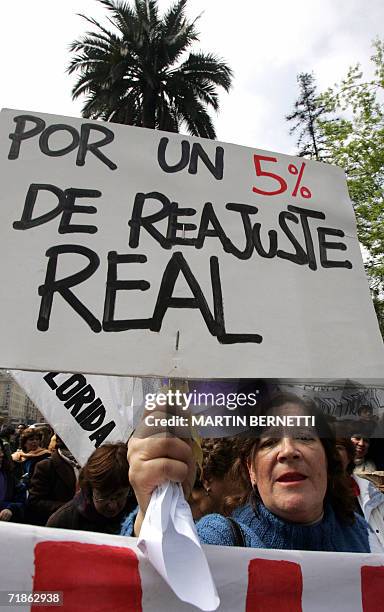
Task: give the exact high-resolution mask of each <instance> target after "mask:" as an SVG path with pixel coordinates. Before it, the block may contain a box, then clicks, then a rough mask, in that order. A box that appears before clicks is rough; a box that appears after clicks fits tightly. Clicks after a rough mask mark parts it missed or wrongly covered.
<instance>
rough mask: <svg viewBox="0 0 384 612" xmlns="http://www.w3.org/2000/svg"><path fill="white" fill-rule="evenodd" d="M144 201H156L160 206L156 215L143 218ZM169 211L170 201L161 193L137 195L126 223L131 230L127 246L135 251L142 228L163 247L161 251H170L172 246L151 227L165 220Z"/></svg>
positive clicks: (170, 208)
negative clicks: (130, 215)
mask: <svg viewBox="0 0 384 612" xmlns="http://www.w3.org/2000/svg"><path fill="white" fill-rule="evenodd" d="M146 200H158V201H159V202H161V204H162V209H161V210H160V211H159V212H157V213H153V214H151V215H148V216H147V217H143V206H144V202H145V201H146ZM171 210H172V204H171V201H170V200H169V199H168V198H167V196H165V195H163V194H162V193H159V192H158V191H151V192H150V193H137V194H136V197H135V202H134V205H133V210H132V217H131V219H130V221H128V225H129V226H130V228H131V231H130V234H129V246H130V247H131V248H132V249H135V248H136V247H137V246H138V245H139V239H140V228H141V227H143V228H144V229H146V230H147V232H148V234H150V235H151V236H152V238H154V239H155V240H156V241H157V242H158V243H159V244H160V245H161V246H162V247H163V249H170V248H171V246H172V245H171V244H170V243H169V241H168V240H167V238H166V237H165V236H163V234H162V233H161V232H159V231H158V230H157V229H156V228H155V227H153V224H154V223H156V222H157V221H161V220H162V219H166V218H167V217H168V215H169V213H170V211H171Z"/></svg>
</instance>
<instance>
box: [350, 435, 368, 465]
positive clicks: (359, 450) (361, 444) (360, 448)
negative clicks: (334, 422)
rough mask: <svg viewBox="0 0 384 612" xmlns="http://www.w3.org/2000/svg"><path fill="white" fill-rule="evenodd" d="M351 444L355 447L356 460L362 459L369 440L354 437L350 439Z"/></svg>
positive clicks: (357, 436) (366, 450)
mask: <svg viewBox="0 0 384 612" xmlns="http://www.w3.org/2000/svg"><path fill="white" fill-rule="evenodd" d="M351 441H352V443H353V444H354V446H355V451H356V459H362V458H363V457H365V455H366V454H367V452H368V449H369V440H368V439H367V438H363V437H362V436H359V435H356V436H352V438H351Z"/></svg>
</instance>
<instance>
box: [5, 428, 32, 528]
mask: <svg viewBox="0 0 384 612" xmlns="http://www.w3.org/2000/svg"><path fill="white" fill-rule="evenodd" d="M25 499H26V495H25V488H24V487H22V486H21V485H20V484H18V483H17V481H16V478H15V475H14V473H13V466H12V463H11V461H10V460H9V457H8V456H7V453H6V452H5V448H4V443H3V441H2V440H1V439H0V521H13V522H16V523H19V522H22V520H23V518H24V506H25Z"/></svg>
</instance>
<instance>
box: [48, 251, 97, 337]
mask: <svg viewBox="0 0 384 612" xmlns="http://www.w3.org/2000/svg"><path fill="white" fill-rule="evenodd" d="M65 253H71V254H72V253H78V254H79V255H83V256H84V257H87V258H88V259H89V263H88V264H87V266H86V267H85V268H84V269H83V270H81V271H80V272H76V273H75V274H72V275H70V276H67V277H66V278H62V279H59V280H56V268H57V258H58V256H59V255H61V254H65ZM46 256H47V257H48V258H49V260H48V265H47V273H46V277H45V283H44V285H40V287H39V295H40V296H41V303H40V311H39V318H38V321H37V329H38V330H39V331H46V330H47V329H48V328H49V320H50V316H51V310H52V303H53V296H54V294H55V292H56V293H59V294H60V295H61V296H62V298H64V300H65V301H66V302H67V303H68V304H69V305H70V306H71V307H72V308H73V309H74V310H75V312H77V314H79V315H80V316H81V317H82V319H84V321H85V322H86V323H87V324H88V325H89V327H90V328H91V329H92V331H94V332H100V331H101V325H100V322H99V321H98V320H97V319H96V317H95V316H94V315H93V314H92V313H91V312H90V310H88V308H86V306H84V304H83V303H82V302H80V300H79V299H78V298H77V297H76V296H75V294H74V293H72V291H70V289H69V288H70V287H74V286H75V285H79V284H80V283H82V282H84V281H85V280H87V279H88V278H89V277H90V276H92V274H93V273H94V272H95V271H96V270H97V268H98V267H99V264H100V259H99V257H98V255H97V254H96V253H95V252H94V251H92V250H91V249H88V248H87V247H85V246H80V245H76V244H63V245H59V246H55V247H51V248H50V249H48V251H47V252H46Z"/></svg>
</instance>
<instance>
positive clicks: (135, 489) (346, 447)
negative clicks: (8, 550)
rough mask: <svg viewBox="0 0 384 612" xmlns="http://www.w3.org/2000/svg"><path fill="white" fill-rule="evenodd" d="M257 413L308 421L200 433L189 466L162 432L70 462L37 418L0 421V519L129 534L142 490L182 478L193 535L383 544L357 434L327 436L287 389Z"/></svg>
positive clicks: (145, 494)
mask: <svg viewBox="0 0 384 612" xmlns="http://www.w3.org/2000/svg"><path fill="white" fill-rule="evenodd" d="M163 410H164V409H163ZM260 411H261V413H263V414H271V415H283V414H288V415H290V414H292V415H293V414H296V415H297V414H301V415H312V416H315V423H316V424H315V426H313V427H306V428H299V429H295V430H290V431H287V429H288V428H285V429H281V428H280V429H276V428H271V427H268V428H264V429H260V430H258V431H257V432H256V434H257V435H255V436H254V437H247V436H244V435H238V436H235V437H231V438H211V439H203V440H202V441H201V449H202V463H201V465H200V467H197V465H196V459H195V455H194V454H193V451H192V444H191V442H190V441H188V440H186V439H182V438H179V437H177V436H176V435H169V432H168V434H167V435H164V436H162V435H161V433H160V432H158V431H156V432H153V431H151V432H148V431H147V432H144V434H143V433H142V434H140V433H139V434H138V435H137V433H136V434H135V435H133V436H132V437H131V439H130V440H129V442H128V459H127V443H126V442H121V443H115V444H109V443H108V444H103V445H102V446H100V447H99V448H98V449H96V450H95V451H94V452H93V453H92V454H91V455H90V457H89V458H88V460H87V462H86V464H85V465H84V466H83V467H81V468H80V466H79V465H78V464H77V462H76V460H75V458H74V457H73V456H72V454H71V452H70V451H69V450H68V448H67V447H66V445H65V443H64V441H63V440H61V439H60V437H59V436H58V435H54V433H53V432H52V431H50V430H49V428H48V426H46V427H26V426H25V425H23V424H20V425H19V426H18V427H17V428H16V429H15V428H13V427H10V426H8V427H3V429H2V430H1V431H0V520H1V521H13V522H20V523H23V522H24V523H30V524H34V525H47V526H48V527H60V528H65V529H81V530H89V531H96V532H100V533H112V534H120V533H121V534H122V535H128V536H132V535H133V536H137V535H139V533H140V528H141V524H142V521H143V518H144V515H145V512H146V509H147V507H148V504H149V500H150V496H151V493H152V491H153V490H154V489H155V487H156V486H157V485H160V484H162V483H163V482H165V481H167V480H171V481H174V482H180V483H181V484H182V486H183V489H184V493H185V497H186V499H187V500H188V501H189V503H190V506H191V511H192V516H193V519H194V520H195V523H196V529H197V533H198V535H199V537H200V540H201V542H202V543H206V544H216V545H227V546H229V545H235V546H249V547H258V548H278V549H297V550H326V551H341V552H343V551H344V552H370V551H375V552H381V551H383V550H384V489H383V486H382V483H381V482H380V480H379V482H376V481H375V480H374V479H370V476H371V475H372V472H375V470H376V469H377V467H379V468H380V467H381V466H380V465H379V466H378V465H377V463H378V462H377V456H376V457H375V461H374V460H373V459H372V457H371V456H370V450H371V449H372V445H371V444H370V442H371V441H370V438H369V435H368V433H367V431H366V430H364V429H362V430H361V431H359V432H355V433H353V435H351V436H349V437H348V438H347V437H344V438H341V437H336V436H335V433H334V432H333V431H332V424H331V423H330V422H329V421H328V420H327V419H326V417H325V416H324V414H323V413H321V412H320V411H319V410H318V409H317V408H316V407H315V406H314V405H312V404H311V403H310V402H308V401H304V400H302V399H300V398H299V397H297V396H296V395H293V394H289V393H280V394H278V395H276V396H274V397H273V398H270V399H269V400H268V402H267V403H265V404H264V405H263V406H261V407H260ZM366 412H367V411H366ZM159 414H160V415H161V414H164V413H163V412H162V411H161V409H159ZM368 416H369V415H368ZM139 427H140V426H139ZM381 444H382V441H381ZM128 462H129V464H128ZM376 473H377V472H376ZM371 480H372V481H371ZM380 489H381V490H380Z"/></svg>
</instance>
